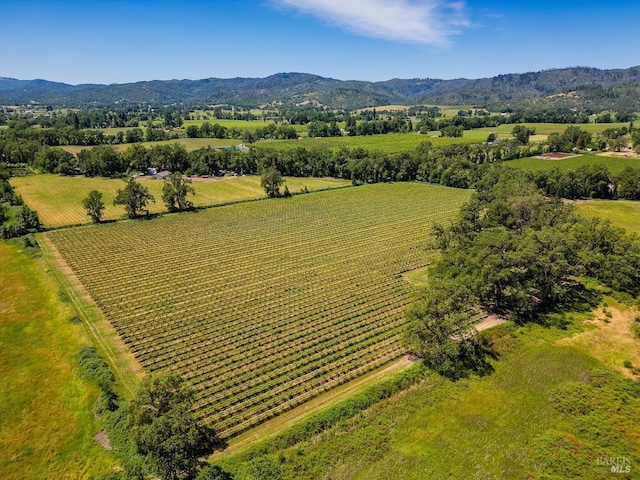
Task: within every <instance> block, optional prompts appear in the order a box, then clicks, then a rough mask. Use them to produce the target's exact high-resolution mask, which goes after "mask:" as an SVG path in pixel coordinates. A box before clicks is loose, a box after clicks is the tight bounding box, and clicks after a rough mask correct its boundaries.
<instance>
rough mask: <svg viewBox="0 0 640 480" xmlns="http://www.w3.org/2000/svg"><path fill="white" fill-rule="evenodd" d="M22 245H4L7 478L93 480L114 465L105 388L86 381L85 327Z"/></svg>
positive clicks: (0, 314)
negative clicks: (102, 410) (104, 417)
mask: <svg viewBox="0 0 640 480" xmlns="http://www.w3.org/2000/svg"><path fill="white" fill-rule="evenodd" d="M44 269H45V267H44V266H43V265H42V262H41V260H34V259H33V258H32V257H30V256H29V255H27V254H26V253H25V252H24V251H23V249H22V248H20V247H18V245H17V243H13V242H0V291H2V295H1V296H0V350H1V351H2V355H1V356H0V377H1V378H2V382H0V477H2V478H3V480H10V479H34V478H42V479H44V478H56V479H65V478H67V479H77V478H89V477H91V476H92V475H95V474H98V473H103V472H106V471H108V470H109V469H111V468H112V467H113V466H114V465H115V464H116V460H115V457H114V456H113V455H112V454H111V453H110V452H108V451H107V450H105V449H103V448H102V447H100V446H99V445H97V444H96V443H95V442H94V441H93V440H92V438H93V436H94V435H95V434H96V433H97V431H98V424H97V422H96V421H95V419H94V418H93V414H92V408H93V404H94V402H95V401H96V399H97V397H98V395H99V391H98V389H97V388H95V387H93V386H91V385H89V384H87V382H85V381H83V380H80V379H79V377H78V366H77V360H76V358H77V357H76V356H77V353H78V350H79V349H80V346H81V345H83V344H87V340H86V339H85V337H84V335H83V329H82V326H81V325H73V324H72V323H70V322H69V319H70V318H71V317H72V316H73V312H72V311H71V308H70V307H69V305H68V304H65V303H63V302H62V301H61V300H60V298H59V295H58V287H57V285H56V284H55V282H54V280H53V278H52V277H51V276H50V275H48V274H46V273H44Z"/></svg>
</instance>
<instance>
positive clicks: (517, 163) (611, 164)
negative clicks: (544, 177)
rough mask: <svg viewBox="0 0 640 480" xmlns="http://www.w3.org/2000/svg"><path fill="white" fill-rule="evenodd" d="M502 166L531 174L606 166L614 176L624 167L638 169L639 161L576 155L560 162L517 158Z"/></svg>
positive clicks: (636, 159)
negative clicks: (557, 169)
mask: <svg viewBox="0 0 640 480" xmlns="http://www.w3.org/2000/svg"><path fill="white" fill-rule="evenodd" d="M504 164H505V165H509V166H511V167H517V168H524V169H525V170H531V171H533V172H539V171H545V170H553V169H554V168H560V169H562V170H568V169H572V170H575V169H577V168H580V167H584V166H589V165H606V166H607V168H609V171H610V172H611V173H613V174H616V173H620V172H622V170H624V169H625V168H626V167H633V168H638V167H640V159H638V158H626V157H611V156H604V155H577V156H575V157H568V158H563V159H560V160H553V159H550V160H547V159H543V158H536V157H530V158H519V159H517V160H510V161H508V162H504Z"/></svg>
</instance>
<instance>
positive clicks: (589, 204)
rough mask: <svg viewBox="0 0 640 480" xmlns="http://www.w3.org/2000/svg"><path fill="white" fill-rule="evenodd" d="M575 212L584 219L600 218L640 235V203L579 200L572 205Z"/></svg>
mask: <svg viewBox="0 0 640 480" xmlns="http://www.w3.org/2000/svg"><path fill="white" fill-rule="evenodd" d="M573 205H574V208H575V209H576V211H577V212H578V213H579V214H580V215H583V216H585V217H589V218H593V217H601V218H604V219H607V220H610V221H611V223H612V224H614V225H615V226H617V227H622V228H626V229H627V230H629V231H630V232H635V233H637V234H638V235H640V202H635V201H631V200H595V199H592V200H580V201H577V202H574V203H573Z"/></svg>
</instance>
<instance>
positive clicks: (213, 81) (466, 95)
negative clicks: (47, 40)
mask: <svg viewBox="0 0 640 480" xmlns="http://www.w3.org/2000/svg"><path fill="white" fill-rule="evenodd" d="M639 92H640V67H632V68H628V69H616V70H599V69H596V68H587V67H573V68H565V69H556V70H544V71H540V72H529V73H523V74H508V75H498V76H496V77H492V78H482V79H476V80H469V79H454V80H439V79H429V78H426V79H407V80H403V79H392V80H387V81H384V82H365V81H356V80H348V81H343V80H336V79H333V78H325V77H321V76H317V75H311V74H307V73H278V74H275V75H271V76H269V77H266V78H228V79H221V78H206V79H202V80H153V81H144V82H135V83H125V84H112V85H94V84H84V85H75V86H74V85H68V84H64V83H56V82H49V81H46V80H16V79H11V78H0V104H4V105H13V104H28V103H30V102H36V103H40V104H46V105H52V106H55V107H62V106H66V107H81V106H91V105H93V106H110V105H115V104H118V105H128V104H131V105H140V104H149V105H154V106H160V105H172V104H184V105H186V106H192V107H197V106H205V105H215V104H231V105H238V106H249V107H251V106H259V105H265V104H275V103H277V104H280V105H282V104H285V105H294V104H304V103H312V104H316V105H325V106H327V107H330V108H345V109H355V108H362V107H372V106H380V105H388V104H405V105H415V104H420V103H432V104H449V105H459V104H471V105H478V106H489V107H492V108H493V109H504V108H510V107H512V106H517V107H519V108H522V107H523V106H531V105H534V104H535V105H538V106H550V107H552V106H554V105H556V104H558V103H559V104H561V105H562V106H565V107H567V106H568V107H574V106H578V107H583V108H595V109H599V108H601V107H602V106H604V107H606V108H612V109H613V107H615V106H616V105H624V106H625V108H626V107H628V108H632V109H635V110H640V95H638V93H639ZM607 106H608V107H607Z"/></svg>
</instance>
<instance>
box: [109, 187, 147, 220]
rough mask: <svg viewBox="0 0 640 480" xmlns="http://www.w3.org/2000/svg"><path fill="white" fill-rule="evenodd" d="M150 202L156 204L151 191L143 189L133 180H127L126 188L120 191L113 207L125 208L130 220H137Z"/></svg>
mask: <svg viewBox="0 0 640 480" xmlns="http://www.w3.org/2000/svg"><path fill="white" fill-rule="evenodd" d="M149 202H154V203H155V199H154V198H153V195H151V194H150V193H149V189H148V188H146V187H143V186H142V185H141V184H140V183H138V182H136V181H135V180H134V179H133V178H130V179H129V180H127V184H126V186H125V188H123V189H119V190H118V192H117V194H116V198H115V199H114V200H113V205H114V206H115V205H122V206H124V209H125V211H126V212H127V215H128V216H129V218H136V217H137V216H138V214H139V213H140V212H141V211H143V210H144V209H145V208H146V207H147V204H148V203H149Z"/></svg>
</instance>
